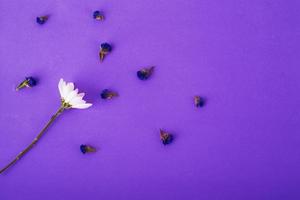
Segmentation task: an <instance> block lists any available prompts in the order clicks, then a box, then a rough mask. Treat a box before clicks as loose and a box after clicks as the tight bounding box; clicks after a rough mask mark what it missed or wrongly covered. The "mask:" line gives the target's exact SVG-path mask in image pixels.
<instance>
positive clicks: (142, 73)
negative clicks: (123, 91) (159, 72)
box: [136, 67, 154, 81]
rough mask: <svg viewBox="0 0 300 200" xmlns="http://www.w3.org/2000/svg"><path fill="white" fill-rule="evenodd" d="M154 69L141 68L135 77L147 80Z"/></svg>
mask: <svg viewBox="0 0 300 200" xmlns="http://www.w3.org/2000/svg"><path fill="white" fill-rule="evenodd" d="M153 71H154V67H149V68H143V69H141V70H139V71H137V72H136V75H137V77H138V78H139V79H140V80H143V81H144V80H147V79H148V78H149V77H150V76H151V75H152V73H153Z"/></svg>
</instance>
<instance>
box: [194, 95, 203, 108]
mask: <svg viewBox="0 0 300 200" xmlns="http://www.w3.org/2000/svg"><path fill="white" fill-rule="evenodd" d="M194 104H195V106H196V107H203V106H204V104H205V101H204V98H202V97H200V96H194Z"/></svg>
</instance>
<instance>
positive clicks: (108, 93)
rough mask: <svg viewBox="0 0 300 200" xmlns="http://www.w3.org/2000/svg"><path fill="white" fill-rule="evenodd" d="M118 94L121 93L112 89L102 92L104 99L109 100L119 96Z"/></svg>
mask: <svg viewBox="0 0 300 200" xmlns="http://www.w3.org/2000/svg"><path fill="white" fill-rule="evenodd" d="M117 96H119V94H118V93H117V92H114V91H112V90H108V89H105V90H103V91H102V92H101V98H102V99H106V100H108V99H112V98H114V97H117Z"/></svg>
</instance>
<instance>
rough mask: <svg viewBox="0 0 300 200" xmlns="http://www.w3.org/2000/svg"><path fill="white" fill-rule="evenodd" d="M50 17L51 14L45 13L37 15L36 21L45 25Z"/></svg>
mask: <svg viewBox="0 0 300 200" xmlns="http://www.w3.org/2000/svg"><path fill="white" fill-rule="evenodd" d="M48 19H49V16H48V15H44V16H40V17H37V18H36V22H37V23H38V24H41V25H43V24H45V23H46V22H47V20H48Z"/></svg>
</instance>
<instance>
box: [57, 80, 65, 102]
mask: <svg viewBox="0 0 300 200" xmlns="http://www.w3.org/2000/svg"><path fill="white" fill-rule="evenodd" d="M63 86H64V80H63V79H62V78H61V79H60V80H59V83H58V90H59V94H60V96H61V97H62V96H63Z"/></svg>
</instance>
